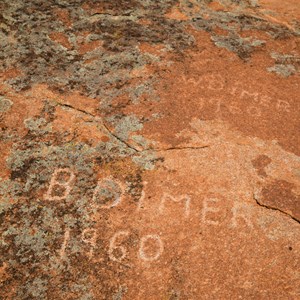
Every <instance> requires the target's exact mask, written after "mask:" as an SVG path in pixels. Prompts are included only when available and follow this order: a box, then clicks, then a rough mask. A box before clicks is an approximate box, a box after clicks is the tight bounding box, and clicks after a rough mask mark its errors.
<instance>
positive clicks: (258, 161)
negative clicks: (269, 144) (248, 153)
mask: <svg viewBox="0 0 300 300" xmlns="http://www.w3.org/2000/svg"><path fill="white" fill-rule="evenodd" d="M271 162H272V160H271V158H269V157H268V156H267V155H259V156H257V157H256V158H255V159H254V160H252V164H253V166H254V168H255V169H257V172H258V175H260V176H263V177H265V176H267V173H266V171H265V170H264V169H265V167H266V166H267V165H268V164H270V163H271Z"/></svg>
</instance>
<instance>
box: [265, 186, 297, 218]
mask: <svg viewBox="0 0 300 300" xmlns="http://www.w3.org/2000/svg"><path fill="white" fill-rule="evenodd" d="M293 188H294V185H293V184H292V183H290V182H287V181H285V180H276V181H274V182H272V183H270V184H268V185H266V186H265V187H264V188H263V189H262V198H261V200H260V203H261V204H262V205H265V206H268V207H271V208H275V209H279V210H281V211H283V212H285V213H287V214H290V215H291V216H292V217H293V218H295V219H296V220H298V221H299V222H300V196H299V195H297V194H295V193H294V192H293Z"/></svg>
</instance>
